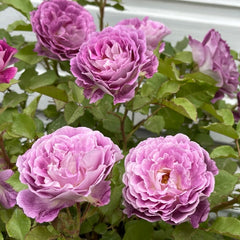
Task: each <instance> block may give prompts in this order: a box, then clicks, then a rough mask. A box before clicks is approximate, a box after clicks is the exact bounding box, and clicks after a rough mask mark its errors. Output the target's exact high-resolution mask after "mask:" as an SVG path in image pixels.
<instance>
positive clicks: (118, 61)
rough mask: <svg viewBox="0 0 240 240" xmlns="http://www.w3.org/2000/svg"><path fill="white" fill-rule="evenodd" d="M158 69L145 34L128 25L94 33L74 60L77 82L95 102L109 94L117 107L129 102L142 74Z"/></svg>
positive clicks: (73, 71) (149, 74)
mask: <svg viewBox="0 0 240 240" xmlns="http://www.w3.org/2000/svg"><path fill="white" fill-rule="evenodd" d="M157 66H158V61H157V59H156V57H155V56H154V55H153V53H150V52H149V51H148V50H147V49H146V40H145V36H144V33H143V32H142V31H140V30H133V29H130V28H128V27H125V26H115V27H114V28H113V27H107V28H105V29H104V30H103V31H101V32H96V33H93V34H92V35H91V36H90V38H89V40H88V41H86V42H85V43H83V44H82V46H81V47H80V50H79V53H78V54H77V56H76V57H75V58H73V59H71V71H72V73H73V75H74V76H75V77H77V79H76V83H77V85H78V86H80V87H83V88H84V95H85V97H86V98H88V99H90V102H91V103H93V102H96V101H97V100H99V99H101V98H102V97H103V95H104V94H105V93H107V94H109V95H112V96H113V97H114V104H116V103H121V102H126V101H129V100H130V99H131V98H133V97H134V94H135V92H134V90H135V88H136V86H137V79H138V76H139V74H140V72H145V75H146V77H151V76H152V75H153V74H154V73H155V72H156V71H157Z"/></svg>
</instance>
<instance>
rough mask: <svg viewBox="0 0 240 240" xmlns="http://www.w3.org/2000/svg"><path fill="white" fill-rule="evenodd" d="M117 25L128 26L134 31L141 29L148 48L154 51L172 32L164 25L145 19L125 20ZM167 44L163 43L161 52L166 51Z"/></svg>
mask: <svg viewBox="0 0 240 240" xmlns="http://www.w3.org/2000/svg"><path fill="white" fill-rule="evenodd" d="M117 25H126V26H128V27H130V28H133V29H140V30H142V31H143V32H144V34H145V36H146V41H147V48H148V49H149V50H152V51H153V50H154V49H155V48H156V47H157V46H158V44H159V42H160V41H162V39H163V38H164V37H165V36H167V35H168V34H170V33H171V31H170V30H169V29H168V28H167V27H166V26H165V25H164V24H162V23H160V22H157V21H152V20H149V19H148V17H145V18H144V19H143V20H142V21H141V20H140V19H138V18H131V19H124V20H122V21H120V22H119V23H118V24H117ZM164 46H165V44H164V43H162V44H161V47H160V51H163V50H164Z"/></svg>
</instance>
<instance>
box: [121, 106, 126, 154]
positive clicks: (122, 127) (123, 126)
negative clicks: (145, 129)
mask: <svg viewBox="0 0 240 240" xmlns="http://www.w3.org/2000/svg"><path fill="white" fill-rule="evenodd" d="M127 113H128V109H127V108H125V111H124V114H123V117H122V118H121V120H120V129H121V133H122V139H123V152H126V151H127V138H126V133H125V120H126V117H127Z"/></svg>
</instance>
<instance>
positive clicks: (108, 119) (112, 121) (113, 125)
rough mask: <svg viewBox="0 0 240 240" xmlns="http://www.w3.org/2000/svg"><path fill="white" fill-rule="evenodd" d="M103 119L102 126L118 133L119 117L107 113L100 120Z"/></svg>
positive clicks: (119, 130)
mask: <svg viewBox="0 0 240 240" xmlns="http://www.w3.org/2000/svg"><path fill="white" fill-rule="evenodd" d="M102 121H103V127H104V128H105V129H106V130H108V131H110V132H113V133H120V132H121V129H120V118H119V117H117V116H115V115H111V114H109V115H107V116H105V118H104V119H103V120H102Z"/></svg>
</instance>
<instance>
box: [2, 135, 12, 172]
mask: <svg viewBox="0 0 240 240" xmlns="http://www.w3.org/2000/svg"><path fill="white" fill-rule="evenodd" d="M3 134H4V132H1V134H0V149H1V152H2V155H3V159H4V161H5V163H6V167H7V168H12V167H13V166H14V165H13V164H12V163H11V161H10V158H9V157H8V154H7V151H6V149H5V146H4V141H3Z"/></svg>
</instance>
